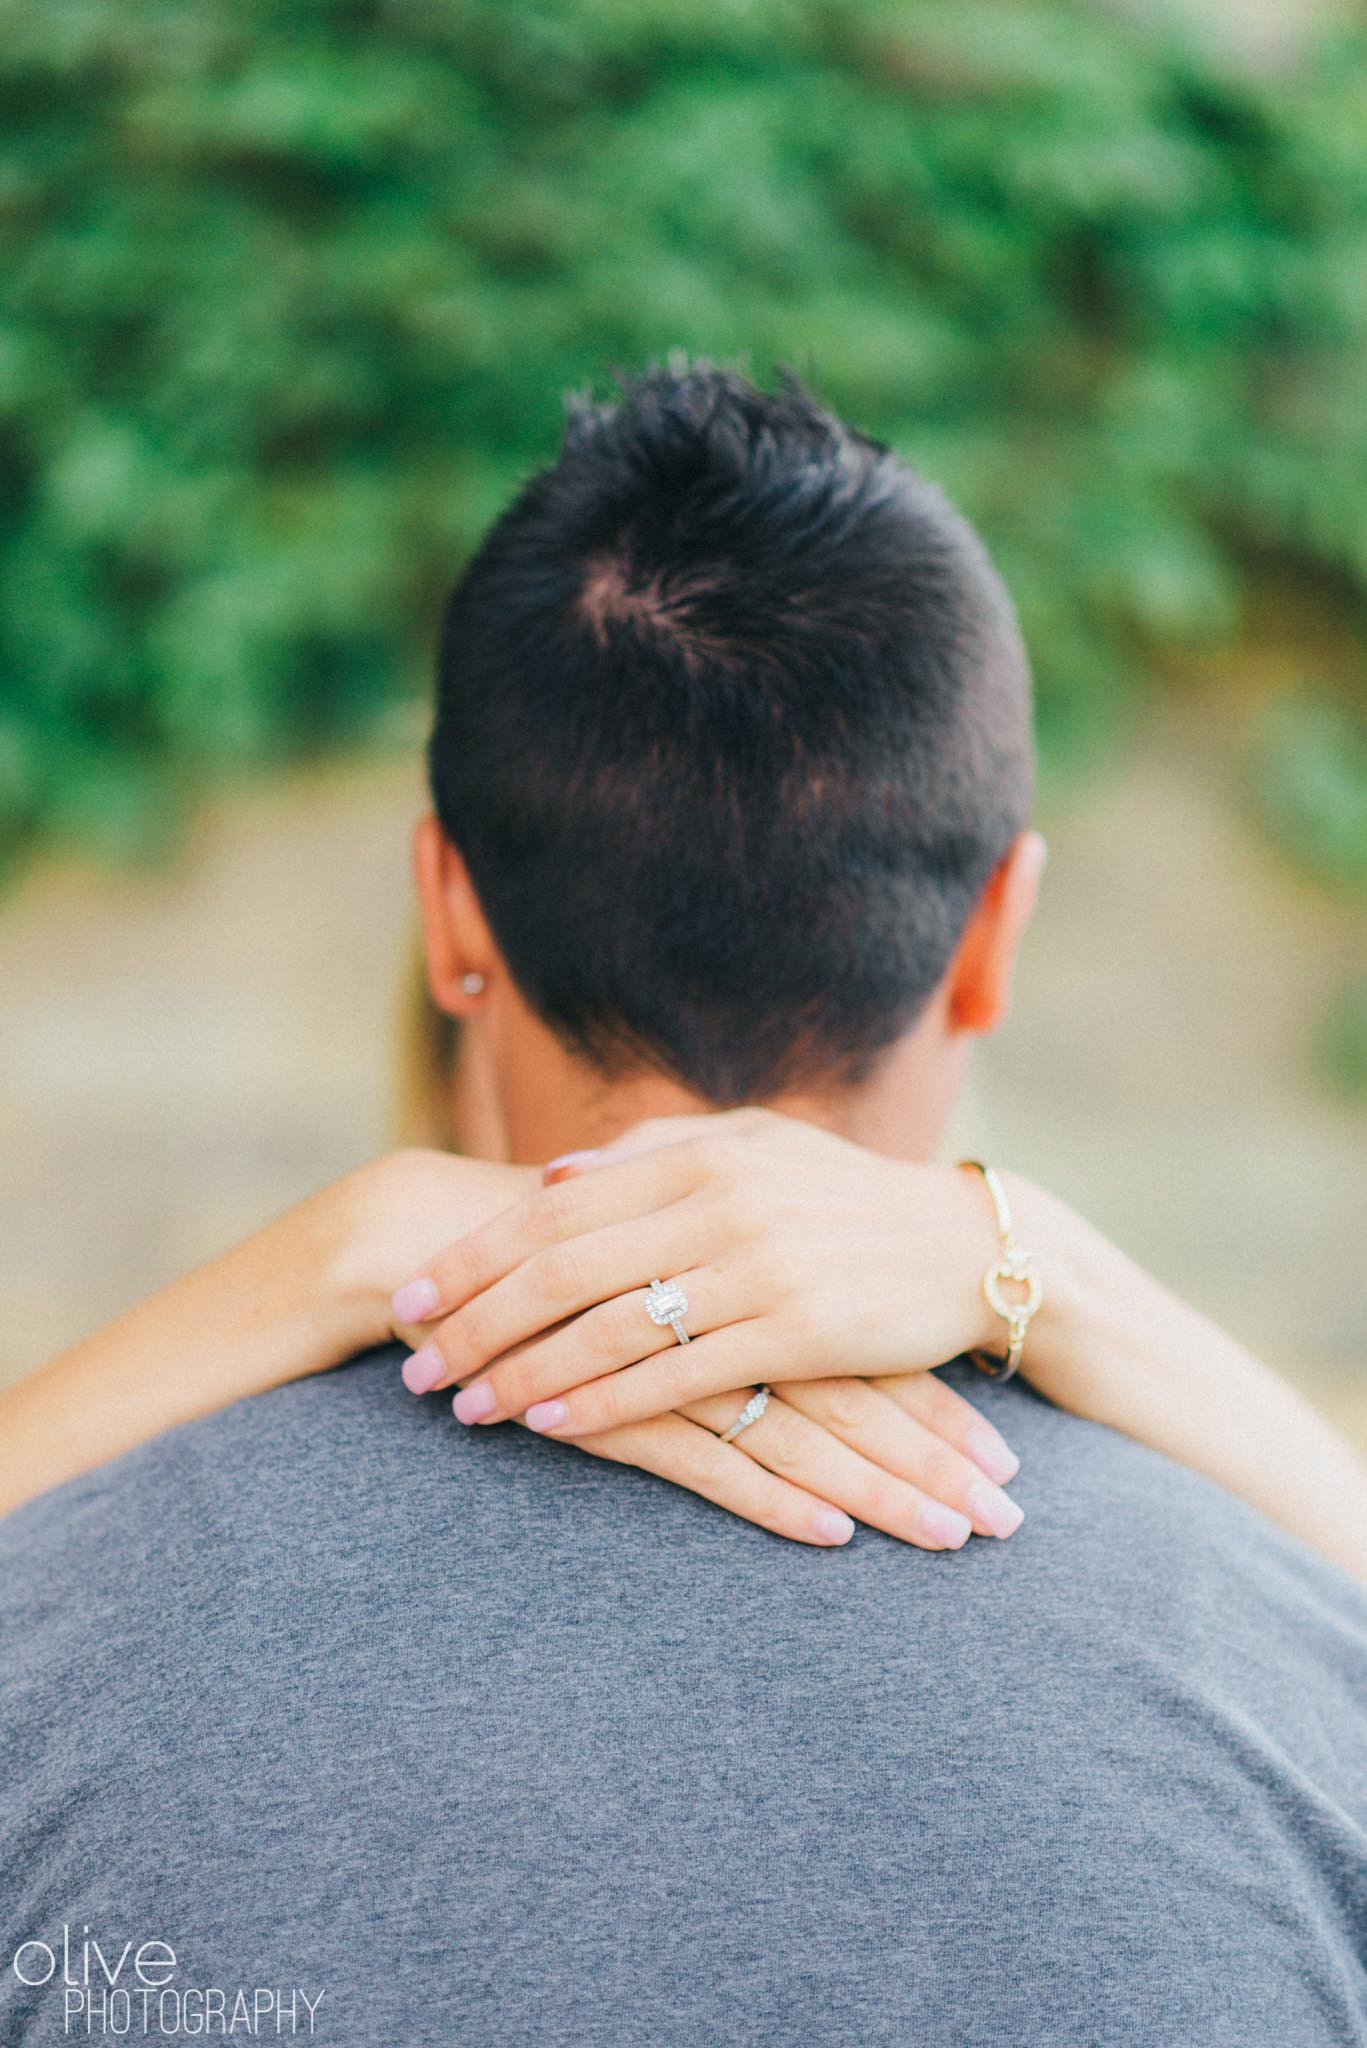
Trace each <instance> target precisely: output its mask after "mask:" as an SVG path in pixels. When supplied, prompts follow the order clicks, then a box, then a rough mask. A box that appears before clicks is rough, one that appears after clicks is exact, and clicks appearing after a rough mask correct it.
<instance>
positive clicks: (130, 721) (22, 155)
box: [0, 0, 1367, 1446]
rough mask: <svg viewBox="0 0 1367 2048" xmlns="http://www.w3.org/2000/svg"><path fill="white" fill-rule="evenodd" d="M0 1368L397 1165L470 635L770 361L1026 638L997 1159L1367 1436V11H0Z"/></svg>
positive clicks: (146, 0)
mask: <svg viewBox="0 0 1367 2048" xmlns="http://www.w3.org/2000/svg"><path fill="white" fill-rule="evenodd" d="M0 99H2V100H3V131H2V132H3V135H4V142H3V145H0V1377H6V1376H9V1375H12V1374H15V1373H18V1372H20V1371H22V1370H25V1369H27V1368H28V1367H30V1366H32V1365H35V1364H37V1363H39V1362H40V1361H41V1359H42V1358H43V1357H44V1356H45V1355H47V1354H48V1353H49V1352H50V1351H52V1350H54V1349H55V1348H57V1347H59V1346H60V1345H62V1344H64V1343H66V1342H67V1341H69V1340H70V1339H72V1338H73V1337H75V1336H76V1335H78V1334H80V1333H81V1332H82V1331H84V1330H85V1329H88V1328H89V1327H91V1326H92V1325H94V1324H95V1323H97V1322H98V1321H100V1320H102V1319H103V1318H105V1317H106V1316H108V1315H110V1314H111V1313H113V1312H114V1311H115V1310H117V1309H119V1308H120V1307H122V1306H124V1305H126V1304H127V1303H128V1302H129V1301H131V1300H132V1299H134V1298H135V1297H136V1296H138V1295H139V1294H141V1293H143V1292H146V1291H147V1290H148V1289H150V1288H151V1287H153V1286H155V1285H158V1284H160V1283H161V1282H163V1281H164V1280H166V1279H167V1278H169V1277H171V1275H172V1274H174V1273H176V1272H177V1271H179V1270H181V1269H183V1268H184V1267H185V1266H187V1265H189V1264H191V1263H193V1262H196V1261H198V1260H199V1259H201V1258H203V1257H205V1256H207V1255H208V1254H209V1253H211V1252H213V1251H215V1250H217V1249H219V1248H221V1247H222V1246H223V1245H225V1244H226V1243H228V1242H230V1241H231V1240H233V1239H234V1238H235V1237H237V1236H240V1235H242V1234H243V1233H244V1232H245V1231H246V1230H248V1229H249V1228H251V1227H253V1226H254V1225H255V1224H256V1223H258V1222H259V1221H261V1220H263V1219H264V1217H265V1216H266V1215H267V1214H268V1213H270V1212H271V1211H272V1210H274V1209H276V1208H279V1207H281V1206H283V1205H284V1204H286V1203H288V1202H290V1201H292V1200H293V1199H295V1198H297V1197H298V1196H300V1195H301V1194H303V1193H305V1192H306V1191H307V1190H309V1189H310V1188H312V1187H314V1186H316V1185H318V1184H319V1183H320V1182H322V1181H323V1180H325V1179H327V1178H329V1177H331V1176H332V1175H334V1174H336V1173H339V1172H341V1171H344V1170H345V1169H346V1168H348V1167H349V1166H351V1165H353V1164H355V1163H357V1162H358V1161H359V1160H360V1159H362V1158H364V1157H365V1156H367V1155H368V1154H369V1153H371V1152H373V1151H375V1150H377V1149H379V1148H380V1147H381V1146H382V1145H384V1144H385V1143H386V1142H388V1141H389V1140H390V1138H391V1136H392V1121H391V1115H390V1105H391V1100H392V1097H391V1091H390V1048H391V1044H392V1040H393V1036H394V1028H395V1015H396V996H395V990H396V983H397V979H398V977H399V973H400V968H401V964H402V962H403V960H404V958H405V956H406V952H407V947H408V944H409V938H410V933H409V917H408V897H407V887H408V885H407V872H406V847H407V835H408V830H409V826H410V823H411V821H412V818H413V817H414V815H415V814H416V812H417V809H418V807H419V804H420V801H421V792H420V785H419V777H418V772H417V756H418V749H419V744H420V740H421V735H422V729H423V697H424V693H425V690H426V686H427V669H428V662H429V658H430V651H431V647H432V642H433V636H434V629H435V623H436V616H437V609H438V606H439V603H440V599H441V597H442V594H443V592H444V589H445V587H446V586H447V585H448V583H449V582H450V581H451V580H452V578H453V576H454V574H455V573H456V571H457V570H458V569H459V566H460V564H461V561H462V559H463V558H464V556H465V555H466V553H467V552H468V550H469V549H470V548H471V546H472V545H473V543H474V542H475V540H476V539H477V537H478V536H479V534H480V532H481V531H482V529H483V528H484V526H485V525H486V524H487V522H488V521H489V520H490V519H491V517H492V516H493V515H494V514H495V513H496V512H497V511H498V510H499V509H500V508H501V506H502V505H503V503H504V502H505V501H506V499H507V498H508V496H509V495H510V494H511V493H512V491H513V490H514V489H515V488H516V486H517V485H518V484H519V482H520V481H521V480H522V479H523V478H524V477H525V476H526V475H527V474H528V472H529V471H530V470H531V469H532V468H533V467H535V466H536V465H538V464H539V463H540V462H542V461H544V460H546V459H548V458H549V457H550V456H551V455H552V454H553V452H554V448H555V445H556V442H557V438H558V431H559V424H560V402H561V394H562V392H563V391H565V390H566V389H567V388H575V387H580V386H582V385H584V384H585V383H586V382H587V383H592V384H594V385H595V386H597V387H598V388H603V387H604V379H605V374H606V371H607V369H608V368H609V367H610V366H611V365H612V364H614V363H620V364H623V365H627V366H632V367H635V366H640V365H642V364H644V363H645V362H646V361H648V360H650V359H651V358H654V357H658V356H660V355H662V354H664V353H665V352H666V351H668V350H669V349H671V348H676V347H678V348H685V349H688V350H690V351H694V352H701V353H705V354H709V355H711V356H713V357H720V358H723V359H728V360H737V359H739V360H740V361H742V362H743V363H744V364H746V365H747V366H748V367H750V368H751V369H752V370H753V371H754V373H755V374H757V375H759V376H760V377H761V378H765V377H767V376H768V375H769V373H770V371H771V370H772V367H773V365H774V364H775V363H776V362H786V363H790V364H792V365H793V366H794V367H795V368H796V369H797V370H798V371H799V372H800V373H801V374H802V375H804V376H805V377H807V378H808V379H809V380H810V381H811V382H812V383H813V384H814V385H815V386H816V388H817V389H818V390H819V392H820V393H821V395H822V396H823V397H825V398H826V399H827V400H828V401H829V402H831V403H832V404H834V405H835V406H836V407H837V408H838V409H840V410H841V411H843V412H844V413H846V414H847V415H848V416H849V417H850V418H851V419H852V420H853V421H854V422H855V423H856V424H858V425H859V426H861V427H863V428H864V429H865V430H867V431H870V432H873V433H875V434H877V435H879V436H880V437H882V438H885V439H887V440H889V441H891V442H892V443H894V444H895V445H896V446H897V447H898V448H899V449H900V450H901V451H902V452H904V453H905V454H907V455H908V456H909V457H910V458H911V459H912V460H913V461H914V462H916V463H917V465H918V466H920V467H921V468H922V469H924V470H925V471H926V472H928V473H929V474H930V475H932V476H934V477H935V478H937V479H938V480H940V481H941V482H942V483H944V484H945V486H946V487H947V488H948V489H949V491H950V492H951V494H952V495H953V496H954V497H955V498H956V499H957V500H958V501H959V503H960V504H961V505H962V506H963V508H964V509H965V510H966V511H967V512H968V513H969V515H970V516H971V517H972V518H973V519H974V520H975V521H976V522H977V523H978V525H979V526H980V528H981V529H982V531H983V532H984V534H985V535H986V537H987V539H988V541H989V543H990V545H991V547H992V548H993V551H994V553H995V555H996V557H997V560H998V562H999V563H1000V565H1001V567H1002V569H1003V571H1004V573H1005V574H1006V576H1007V578H1008V581H1009V582H1010V584H1011V586H1012V588H1013V590H1014V592H1015V595H1016V598H1017V601H1018V603H1019V606H1020V609H1021V613H1022V618H1023V621H1024V625H1025V630H1026V635H1027V639H1028V641H1029V644H1030V647H1031V650H1032V654H1033V659H1034V663H1035V667H1036V672H1037V679H1038V691H1039V719H1040V738H1041V745H1042V749H1043V755H1044V770H1045V772H1044V785H1043V792H1042V799H1041V814H1042V822H1043V824H1044V826H1045V829H1046V830H1047V831H1048V833H1049V836H1050V840H1051V845H1052V854H1053V858H1052V861H1051V866H1050V871H1049V876H1048V882H1047V889H1046V899H1045V902H1044V905H1043V908H1042V911H1041V915H1040V920H1039V925H1038V930H1037V933H1036V936H1035V938H1034V941H1033V945H1032V949H1031V951H1030V954H1029V957H1028V959H1027V961H1026V964H1025V969H1024V972H1023V976H1022V981H1021V986H1020V989H1019V996H1018V1002H1017V1010H1016V1015H1015V1017H1014V1019H1013V1022H1012V1024H1011V1026H1010V1027H1009V1029H1008V1031H1007V1032H1006V1034H1005V1035H1004V1036H1003V1038H1002V1040H1001V1042H1000V1043H999V1044H994V1045H991V1046H989V1047H987V1048H986V1049H985V1051H984V1054H983V1057H982V1060H981V1064H980V1071H979V1073H978V1076H977V1081H976V1084H975V1093H974V1097H973V1100H972V1102H971V1103H970V1105H969V1108H968V1111H967V1120H968V1123H969V1124H970V1125H971V1126H972V1128H973V1131H974V1135H975V1138H976V1139H977V1141H978V1142H980V1143H981V1144H982V1145H983V1146H984V1147H985V1148H990V1150H991V1151H992V1153H993V1154H994V1155H995V1156H998V1157H1000V1158H1002V1159H1003V1160H1004V1161H1006V1162H1008V1163H1010V1164H1011V1165H1014V1166H1016V1167H1017V1168H1019V1169H1020V1170H1021V1171H1024V1172H1027V1173H1030V1174H1033V1175H1034V1176H1036V1177H1037V1178H1040V1179H1042V1180H1044V1181H1045V1182H1046V1183H1047V1184H1049V1185H1050V1186H1052V1187H1053V1188H1055V1189H1056V1190H1057V1191H1058V1192H1059V1193H1061V1194H1063V1195H1064V1196H1066V1197H1068V1198H1069V1199H1071V1200H1073V1201H1074V1202H1076V1203H1077V1204H1078V1205H1079V1206H1081V1207H1082V1209H1083V1210H1084V1211H1085V1212H1086V1213H1087V1214H1088V1215H1089V1216H1091V1217H1092V1218H1093V1219H1094V1220H1095V1221H1096V1222H1097V1223H1099V1224H1100V1225H1101V1226H1102V1227H1103V1228H1104V1229H1106V1230H1107V1231H1109V1232H1110V1233H1111V1234H1112V1235H1114V1236H1115V1237H1117V1238H1118V1239H1119V1240H1120V1241H1121V1242H1122V1243H1123V1244H1124V1245H1125V1246H1126V1247H1127V1248H1128V1249H1129V1250H1130V1251H1132V1252H1133V1253H1135V1254H1136V1255H1137V1256H1138V1257H1139V1258H1140V1259H1142V1260H1144V1261H1145V1262H1146V1263H1148V1264H1149V1265H1150V1266H1151V1267H1153V1268H1154V1269H1155V1270H1156V1271H1158V1272H1159V1273H1160V1274H1161V1275H1162V1276H1163V1277H1164V1278H1166V1279H1167V1280H1168V1281H1170V1282H1171V1283H1172V1284H1174V1285H1175V1286H1176V1287H1178V1288H1179V1289H1180V1290H1181V1291H1183V1292H1184V1293H1186V1294H1187V1295H1188V1296H1189V1297H1191V1298H1193V1299H1195V1300H1196V1301H1197V1302H1199V1303H1200V1304H1201V1305H1202V1306H1203V1307H1205V1308H1206V1309H1207V1310H1209V1311H1210V1312H1211V1313H1213V1314H1214V1315H1215V1316H1216V1317H1218V1318H1219V1319H1220V1320H1221V1321H1223V1322H1225V1323H1226V1324H1228V1325H1229V1326H1230V1327H1232V1328H1233V1329H1234V1330H1235V1331H1236V1332H1237V1333H1238V1334H1239V1335H1241V1336H1242V1337H1243V1338H1244V1339H1245V1340H1246V1341H1247V1342H1249V1343H1251V1344H1252V1345H1254V1346H1255V1347H1256V1348H1258V1349H1259V1350H1260V1351H1261V1352H1262V1353H1263V1354H1264V1355H1265V1356H1267V1357H1268V1358H1269V1359H1270V1360H1271V1361H1272V1362H1273V1363H1274V1364H1276V1365H1277V1366H1279V1367H1280V1368H1281V1369H1282V1370H1284V1371H1285V1372H1287V1373H1288V1374H1289V1375H1291V1376H1293V1377H1294V1378H1296V1379H1297V1380H1298V1382H1299V1383H1300V1384H1301V1385H1303V1386H1304V1387H1305V1388H1306V1389H1307V1390H1308V1391H1309V1392H1310V1393H1311V1395H1312V1397H1313V1398H1314V1399H1316V1400H1317V1401H1319V1402H1320V1403H1321V1404H1322V1405H1323V1406H1324V1407H1325V1408H1326V1409H1327V1410H1328V1411H1329V1412H1331V1413H1333V1414H1334V1415H1336V1416H1337V1417H1339V1418H1340V1419H1341V1420H1342V1421H1343V1422H1344V1423H1345V1424H1346V1425H1347V1426H1348V1428H1349V1429H1350V1430H1352V1431H1354V1433H1355V1434H1356V1435H1357V1437H1358V1439H1359V1441H1360V1442H1362V1443H1363V1444H1364V1446H1367V1290H1365V1289H1364V1287H1363V1285H1362V1272H1363V1264H1364V1260H1363V1244H1364V1238H1365V1237H1367V1194H1364V1189H1365V1188H1367V1171H1364V1169H1365V1168H1367V1148H1364V1131H1365V1130H1367V1116H1365V1115H1364V1111H1365V1110H1367V945H1365V944H1364V938H1365V937H1367V921H1365V920H1364V911H1363V898H1364V893H1367V711H1365V709H1364V705H1365V703H1367V688H1365V687H1364V683H1365V677H1364V670H1365V669H1367V653H1365V650H1364V639H1363V631H1362V628H1363V619H1364V599H1367V141H1365V140H1364V132H1365V129H1367V124H1365V123H1364V109H1367V25H1364V21H1363V17H1362V16H1361V14H1359V13H1356V12H1350V10H1349V9H1348V8H1347V7H1345V6H1333V5H1329V4H1318V5H1316V4H1313V0H1296V4H1293V0H1259V4H1257V5H1250V4H1245V0H1240V4H1239V5H1237V6H1236V5H1235V4H1234V0H1225V4H1221V5H1219V6H1216V5H1214V4H1209V0H1191V5H1190V7H1189V8H1187V9H1183V8H1180V7H1175V6H1173V5H1161V4H1158V0H1153V4H1148V0H1132V4H1128V5H1124V6H1120V5H1114V4H1113V5H1109V6H1108V5H1103V4H1101V0H1076V4H1068V0H1003V4H1000V5H991V4H975V0H967V4H958V0H956V4H954V5H947V4H944V0H935V4H933V5H924V4H919V0H898V4H896V5H891V6H885V5H875V4H868V0H829V4H800V0H729V4H728V0H577V4H576V0H567V4H562V5H558V6H556V5H548V4H541V5H529V4H523V0H387V4H386V0H372V4H368V5H362V4H342V0H336V4H327V0H313V4H308V0H120V5H119V6H118V7H117V8H111V7H110V6H108V5H107V4H106V0H43V4H42V5H41V6H40V5H39V0H0Z"/></svg>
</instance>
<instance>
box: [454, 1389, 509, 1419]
mask: <svg viewBox="0 0 1367 2048" xmlns="http://www.w3.org/2000/svg"><path fill="white" fill-rule="evenodd" d="M497 1406H498V1396H497V1394H496V1393H495V1392H494V1390H493V1388H492V1387H491V1386H490V1385H489V1384H488V1382H487V1381H485V1380H476V1382H475V1384H474V1386H473V1387H462V1388H461V1390H460V1392H459V1393H458V1394H457V1395H456V1398H455V1400H454V1401H453V1402H452V1403H451V1412H452V1413H453V1414H454V1416H455V1418H456V1421H457V1422H479V1421H480V1420H481V1419H482V1418H483V1417H484V1416H486V1415H492V1414H493V1412H494V1410H495V1408H497Z"/></svg>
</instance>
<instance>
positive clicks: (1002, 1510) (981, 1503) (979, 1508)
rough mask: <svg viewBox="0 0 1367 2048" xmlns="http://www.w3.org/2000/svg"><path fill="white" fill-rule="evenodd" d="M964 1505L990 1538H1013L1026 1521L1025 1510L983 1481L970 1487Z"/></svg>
mask: <svg viewBox="0 0 1367 2048" xmlns="http://www.w3.org/2000/svg"><path fill="white" fill-rule="evenodd" d="M964 1505H965V1506H966V1507H967V1508H968V1510H969V1512H970V1514H971V1515H972V1517H973V1519H974V1521H975V1522H977V1523H978V1524H979V1525H980V1526H981V1527H982V1528H984V1529H985V1530H986V1531H987V1533H988V1535H989V1536H1012V1535H1014V1534H1015V1532H1016V1530H1017V1529H1019V1527H1020V1525H1021V1523H1022V1522H1023V1521H1024V1520H1025V1509H1024V1508H1020V1507H1017V1506H1016V1503H1015V1501H1013V1500H1010V1499H1008V1498H1007V1496H1006V1494H1004V1493H1002V1492H1000V1491H999V1489H998V1488H997V1487H995V1486H988V1485H986V1484H985V1483H984V1482H983V1481H982V1480H981V1479H980V1480H979V1481H978V1482H977V1484H976V1485H975V1486H970V1487H969V1489H968V1492H967V1493H966V1494H965V1495H964Z"/></svg>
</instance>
